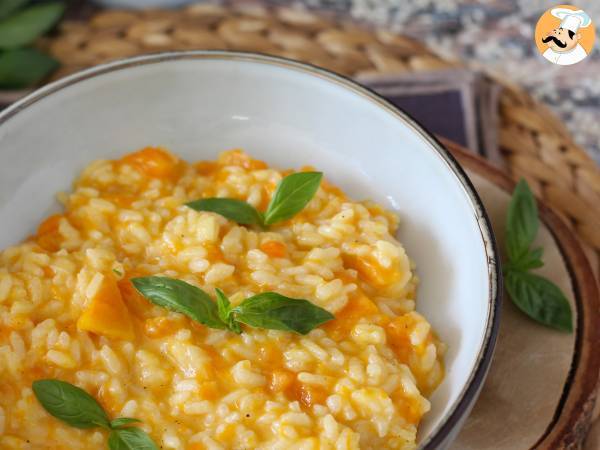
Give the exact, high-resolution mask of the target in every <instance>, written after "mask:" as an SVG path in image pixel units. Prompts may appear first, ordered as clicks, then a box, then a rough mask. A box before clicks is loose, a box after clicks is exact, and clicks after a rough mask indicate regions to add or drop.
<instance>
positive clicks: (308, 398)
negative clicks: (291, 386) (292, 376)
mask: <svg viewBox="0 0 600 450" xmlns="http://www.w3.org/2000/svg"><path fill="white" fill-rule="evenodd" d="M295 394H296V395H295V398H296V400H298V401H299V402H300V403H302V404H303V405H304V406H306V407H307V408H310V407H312V406H313V405H324V404H325V400H327V391H326V390H325V389H324V388H322V387H319V386H311V385H308V384H302V383H300V382H297V383H296V386H295Z"/></svg>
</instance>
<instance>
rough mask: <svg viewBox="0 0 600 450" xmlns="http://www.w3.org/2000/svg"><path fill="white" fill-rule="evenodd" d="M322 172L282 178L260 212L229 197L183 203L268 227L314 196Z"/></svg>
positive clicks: (300, 207) (289, 214)
mask: <svg viewBox="0 0 600 450" xmlns="http://www.w3.org/2000/svg"><path fill="white" fill-rule="evenodd" d="M322 178H323V174H322V173H321V172H298V173H293V174H291V175H288V176H287V177H285V178H283V179H282V180H281V181H280V182H279V184H278V185H277V188H276V189H275V193H274V194H273V197H272V198H271V201H270V202H269V206H268V207H267V210H266V211H265V212H264V214H263V213H261V212H260V211H257V210H256V208H254V206H252V205H250V204H248V203H246V202H244V201H242V200H236V199H232V198H205V199H201V200H195V201H192V202H189V203H186V205H187V206H189V207H190V208H192V209H194V210H196V211H210V212H214V213H217V214H220V215H222V216H223V217H226V218H227V219H230V220H233V221H235V222H237V223H239V224H242V225H261V226H262V227H267V226H269V225H273V224H274V223H277V222H282V221H284V220H287V219H291V218H292V217H294V216H295V215H296V214H298V213H299V212H300V211H302V209H304V207H305V206H306V205H307V204H308V202H310V200H311V199H312V198H313V197H314V195H315V194H316V192H317V190H318V189H319V185H320V184H321V179H322Z"/></svg>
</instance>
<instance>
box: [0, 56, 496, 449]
mask: <svg viewBox="0 0 600 450" xmlns="http://www.w3.org/2000/svg"><path fill="white" fill-rule="evenodd" d="M195 59H213V60H219V59H221V60H237V61H245V62H254V63H262V64H269V65H276V66H280V67H284V68H287V69H291V70H295V71H299V72H303V73H305V74H310V75H313V76H317V77H319V78H322V79H324V80H327V81H329V82H332V83H335V84H338V85H341V86H343V87H345V88H347V89H349V90H351V91H352V92H353V93H355V94H358V95H360V96H361V97H363V98H365V99H366V100H368V101H370V102H373V103H375V104H376V105H378V106H379V107H381V108H383V109H384V110H385V111H386V112H388V113H389V114H391V115H393V116H395V117H397V118H399V119H401V120H402V121H403V122H404V123H406V124H407V125H409V126H410V127H411V128H412V130H413V131H414V132H415V133H417V134H418V135H419V136H420V137H421V138H423V139H424V140H425V141H426V142H427V143H428V144H429V147H430V148H431V149H432V150H435V153H436V155H437V156H438V157H440V158H441V159H442V161H443V162H444V163H445V164H446V166H447V167H448V168H449V169H450V170H451V171H452V173H453V174H454V175H455V176H456V178H457V179H458V181H459V183H460V185H461V187H462V189H463V191H464V193H465V194H466V196H467V197H468V199H469V200H470V202H471V205H472V208H473V213H474V216H475V220H476V221H477V226H478V228H479V232H480V234H481V238H482V242H483V244H484V249H485V253H486V257H487V267H488V279H489V292H488V313H487V322H486V328H485V335H484V337H483V341H482V342H483V345H482V346H481V349H480V350H479V353H478V355H477V360H476V362H475V365H474V368H473V370H472V371H471V373H470V374H469V378H468V381H467V383H466V384H465V386H464V388H463V389H462V391H461V392H460V394H459V396H458V398H457V399H456V400H455V401H454V403H453V404H452V406H451V407H450V409H449V411H448V412H447V413H446V414H445V416H444V417H443V418H442V419H441V420H440V423H439V424H438V425H437V426H436V427H435V428H434V429H433V430H432V432H431V433H430V435H429V436H428V437H427V439H426V440H424V441H423V442H421V443H420V445H419V448H420V449H422V450H433V449H436V448H438V447H440V446H442V445H444V444H445V443H447V442H446V441H447V439H448V437H449V436H450V435H452V434H453V431H455V430H454V429H455V427H457V426H458V425H460V424H461V422H462V421H463V420H464V419H466V416H467V414H468V412H469V411H470V409H471V407H472V406H473V404H474V400H475V399H476V398H477V395H478V394H479V392H480V390H481V388H482V386H483V381H484V380H485V377H486V375H487V372H488V370H489V366H490V363H491V360H492V357H493V353H494V347H495V344H496V339H497V337H498V329H499V325H500V306H501V301H502V276H501V267H500V259H499V257H498V250H497V246H496V242H495V239H494V235H493V233H492V227H491V222H490V220H489V217H488V215H487V213H486V211H485V208H484V206H483V203H482V201H481V199H480V198H479V195H478V194H477V192H476V191H475V188H474V186H473V184H472V183H471V181H470V180H469V178H468V176H467V174H466V173H465V171H464V170H463V169H462V167H461V166H460V165H459V163H458V162H457V161H456V159H455V158H454V157H453V156H452V155H451V154H450V152H449V151H448V150H447V149H446V148H445V147H444V146H443V145H442V143H441V142H440V141H439V140H438V139H437V138H436V137H435V136H433V135H432V134H431V133H430V132H428V131H426V130H425V128H424V127H423V126H422V125H421V124H420V123H419V122H418V121H417V120H415V119H414V118H413V117H412V116H410V115H409V114H408V113H407V112H406V111H404V110H402V109H401V108H399V107H397V106H395V105H392V104H391V103H390V102H389V101H388V100H386V99H384V98H383V97H381V96H380V95H379V94H377V93H375V92H374V91H373V90H371V89H369V88H367V87H364V86H362V85H360V84H358V83H357V82H356V81H354V80H351V79H349V78H347V77H345V76H343V75H339V74H337V73H334V72H331V71H329V70H327V69H323V68H321V67H317V66H314V65H311V64H307V63H301V62H298V61H295V60H291V59H287V58H282V57H277V56H270V55H265V54H261V53H250V52H230V51H223V50H192V51H177V52H164V53H156V54H151V55H142V56H136V57H133V58H128V59H123V60H117V61H113V62H109V63H106V64H101V65H99V66H95V67H92V68H89V69H85V70H83V71H81V72H77V73H75V74H72V75H69V76H67V77H65V78H62V79H59V80H57V81H54V82H52V83H50V84H48V85H46V86H44V87H42V88H40V89H38V90H36V91H34V92H33V93H31V94H29V95H27V96H26V97H24V98H23V99H21V100H19V101H17V102H16V103H14V104H13V105H11V106H9V107H8V108H7V109H5V110H4V111H2V112H0V125H2V124H3V123H5V122H7V121H8V120H9V119H10V118H12V117H13V116H15V115H16V114H18V113H19V112H20V111H22V110H24V109H26V108H27V107H29V106H30V105H32V104H34V103H36V102H38V101H40V100H42V99H43V98H45V97H47V96H49V95H51V94H52V93H54V92H57V91H60V90H61V89H64V88H66V87H69V86H71V85H74V84H77V83H79V82H82V81H85V80H87V79H89V78H94V77H97V76H100V75H103V74H106V73H111V72H114V71H117V70H120V69H126V68H130V67H136V66H142V65H149V64H157V63H163V62H166V61H172V60H195Z"/></svg>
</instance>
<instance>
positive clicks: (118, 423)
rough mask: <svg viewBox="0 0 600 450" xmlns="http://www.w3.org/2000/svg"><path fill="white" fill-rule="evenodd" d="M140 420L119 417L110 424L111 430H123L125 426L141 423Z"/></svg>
mask: <svg viewBox="0 0 600 450" xmlns="http://www.w3.org/2000/svg"><path fill="white" fill-rule="evenodd" d="M141 422H142V421H141V420H140V419H134V418H132V417H119V418H117V419H114V420H112V421H111V422H110V426H111V428H113V429H115V428H123V427H124V426H126V425H131V424H132V423H141Z"/></svg>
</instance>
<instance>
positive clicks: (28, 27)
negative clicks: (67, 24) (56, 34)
mask: <svg viewBox="0 0 600 450" xmlns="http://www.w3.org/2000/svg"><path fill="white" fill-rule="evenodd" d="M64 10H65V5H64V4H63V3H59V2H51V3H42V4H39V5H33V6H30V7H28V8H26V9H23V10H22V11H18V12H17V13H15V14H13V15H11V16H9V17H7V18H5V19H3V20H2V21H0V48H2V49H14V48H19V47H23V46H25V45H29V44H31V43H32V42H33V41H34V40H35V39H36V38H37V37H38V36H40V35H42V34H44V33H45V32H46V31H48V30H50V28H52V26H53V25H54V24H55V23H56V21H57V20H58V19H59V18H60V17H61V16H62V14H63V12H64Z"/></svg>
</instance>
